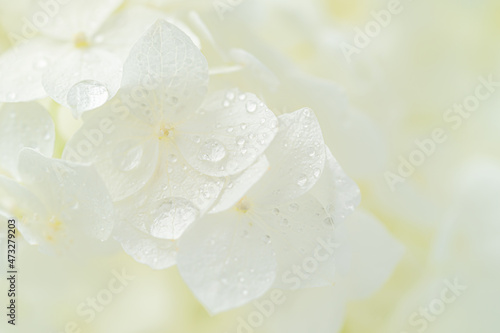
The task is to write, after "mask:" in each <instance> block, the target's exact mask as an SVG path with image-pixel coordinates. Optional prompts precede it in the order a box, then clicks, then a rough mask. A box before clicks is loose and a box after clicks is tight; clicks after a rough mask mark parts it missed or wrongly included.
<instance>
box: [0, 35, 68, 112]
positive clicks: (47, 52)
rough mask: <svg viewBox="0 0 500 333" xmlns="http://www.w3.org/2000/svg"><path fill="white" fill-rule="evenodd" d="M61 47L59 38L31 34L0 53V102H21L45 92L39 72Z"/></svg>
mask: <svg viewBox="0 0 500 333" xmlns="http://www.w3.org/2000/svg"><path fill="white" fill-rule="evenodd" d="M63 51H64V46H63V45H62V44H60V43H59V42H54V41H51V40H49V39H47V38H42V37H40V38H35V39H31V40H29V41H27V42H25V43H22V44H19V45H17V46H16V47H15V48H12V49H10V50H8V51H7V52H5V53H3V54H2V55H0V73H2V75H0V102H23V101H32V100H35V99H39V98H43V97H46V96H47V93H46V92H45V90H44V88H43V86H42V75H43V72H44V71H45V70H46V69H47V67H48V66H49V65H50V64H51V63H52V62H53V61H54V60H55V59H56V58H57V57H59V55H60V54H61V53H62V52H63Z"/></svg>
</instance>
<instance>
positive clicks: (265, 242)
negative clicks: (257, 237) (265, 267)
mask: <svg viewBox="0 0 500 333" xmlns="http://www.w3.org/2000/svg"><path fill="white" fill-rule="evenodd" d="M262 241H263V242H264V244H270V243H271V236H269V235H265V236H264V237H262Z"/></svg>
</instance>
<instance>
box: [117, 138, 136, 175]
mask: <svg viewBox="0 0 500 333" xmlns="http://www.w3.org/2000/svg"><path fill="white" fill-rule="evenodd" d="M142 155H143V149H142V147H141V146H136V145H135V144H134V142H123V143H121V144H119V145H118V146H117V147H116V148H115V150H114V151H113V162H114V163H115V165H116V166H117V167H118V168H119V169H120V170H122V171H131V170H133V169H135V168H137V166H138V165H139V164H140V163H141V160H142Z"/></svg>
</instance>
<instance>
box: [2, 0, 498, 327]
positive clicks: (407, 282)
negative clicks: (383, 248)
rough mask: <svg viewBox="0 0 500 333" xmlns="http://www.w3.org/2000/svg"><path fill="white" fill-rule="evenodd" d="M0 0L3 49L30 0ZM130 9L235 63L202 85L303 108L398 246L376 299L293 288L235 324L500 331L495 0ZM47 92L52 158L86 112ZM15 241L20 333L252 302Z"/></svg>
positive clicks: (261, 0)
mask: <svg viewBox="0 0 500 333" xmlns="http://www.w3.org/2000/svg"><path fill="white" fill-rule="evenodd" d="M40 2H43V1H40ZM0 4H1V9H0V23H1V26H2V29H3V32H2V33H1V34H0V50H2V51H4V50H6V49H8V48H9V47H10V41H9V38H8V36H9V32H12V31H16V29H21V27H22V18H23V17H26V15H29V11H32V10H33V8H35V6H37V2H35V1H28V0H21V1H16V2H12V1H7V0H2V1H0ZM134 5H140V6H147V7H149V8H152V9H155V10H159V11H162V12H164V13H166V14H167V15H170V16H172V17H175V18H176V19H178V20H180V21H182V22H183V23H185V24H186V25H187V26H188V27H189V29H191V30H192V31H193V33H194V34H195V35H197V36H198V37H199V39H200V41H201V47H202V51H203V53H204V54H205V56H206V57H207V59H208V62H209V64H210V66H211V68H213V69H217V68H219V69H220V68H226V67H231V66H232V67H234V66H236V67H238V66H239V67H240V70H238V71H234V72H231V71H230V72H228V73H226V74H216V72H217V71H214V73H215V74H214V75H212V76H211V89H217V88H221V87H227V86H235V85H237V86H239V87H240V89H242V90H248V91H252V92H255V93H257V94H258V95H259V96H260V97H261V98H263V99H264V100H265V101H266V103H267V104H268V105H269V106H270V107H271V108H272V109H273V110H274V111H275V112H276V113H283V112H289V111H293V110H295V109H298V108H300V107H304V106H309V107H311V108H312V109H313V110H314V111H315V112H316V113H317V114H318V117H319V119H320V122H321V125H322V128H323V132H324V136H325V139H326V140H327V143H328V145H329V147H330V148H331V150H332V152H333V154H334V155H335V157H336V158H337V160H338V161H339V163H340V164H341V165H342V166H343V168H344V170H345V171H346V172H347V174H348V175H350V176H351V177H352V178H353V179H354V180H355V181H356V182H357V184H358V185H359V186H360V188H361V194H362V203H361V209H362V210H363V214H367V215H369V216H370V218H373V219H376V220H378V221H380V223H381V224H382V225H383V226H384V228H385V229H386V231H387V232H388V233H389V234H390V235H391V236H392V237H393V238H395V239H396V240H398V241H399V242H400V243H401V244H402V245H403V246H404V248H405V253H404V256H403V257H402V259H401V261H400V262H399V263H398V264H397V266H396V267H395V269H394V271H393V272H391V274H390V277H389V278H388V279H387V280H386V281H385V282H384V283H383V284H382V285H381V287H380V289H379V290H377V291H376V292H375V293H372V294H371V295H370V296H369V297H367V298H364V299H360V300H350V301H349V302H347V305H346V306H344V305H345V304H344V303H342V304H340V303H339V302H338V299H339V298H342V297H343V296H341V295H340V294H342V291H339V290H333V289H332V290H330V289H324V288H322V289H316V290H305V291H300V292H297V293H296V295H294V298H293V301H291V302H289V303H287V304H285V305H284V306H283V307H282V308H280V309H279V311H278V312H277V313H276V314H275V315H274V316H273V317H272V318H270V320H269V321H268V322H266V324H265V325H264V326H262V327H260V328H258V329H257V328H256V329H253V328H252V330H251V331H250V330H247V331H245V329H240V331H241V332H245V333H247V332H252V331H255V332H266V333H267V332H270V333H278V332H304V333H305V332H308V333H309V332H311V333H316V332H318V333H323V332H325V333H327V332H328V333H334V332H342V333H379V332H380V333H404V332H406V333H412V332H419V333H422V332H432V333H452V332H453V333H470V332H472V331H477V332H482V333H497V332H500V286H499V281H500V112H499V109H500V62H499V60H500V54H499V52H500V42H499V39H498V37H499V36H500V2H499V1H496V0H474V1H473V0H455V1H452V0H439V1H430V0H418V1H417V0H413V1H411V0H401V1H397V0H386V1H382V0H309V1H300V0H294V1H292V0H286V1H285V0H240V1H237V0H220V1H211V0H199V1H197V0H183V1H180V0H179V1H174V0H172V1H168V0H163V1H161V0H151V1H145V0H144V1H140V0H135V1H132V0H131V1H126V2H124V3H123V5H122V7H121V8H124V7H126V6H134ZM0 75H1V73H0ZM41 102H42V103H44V104H46V105H47V106H48V107H49V108H50V111H51V114H52V115H53V117H54V119H55V121H56V123H57V127H58V142H57V149H58V154H60V152H61V151H62V148H63V147H64V143H65V141H66V140H67V139H68V138H69V137H70V136H71V135H72V133H74V131H75V130H76V129H77V128H78V126H79V125H80V121H78V120H74V119H73V118H72V116H71V112H69V111H68V110H64V109H62V108H61V107H59V106H57V105H54V103H51V102H48V101H41ZM20 245H21V253H20V256H19V261H20V262H22V265H23V266H22V267H23V270H22V275H20V281H19V283H20V285H21V286H22V288H21V291H22V293H21V295H20V297H21V298H22V302H21V311H22V312H21V315H20V317H19V320H20V321H21V322H23V325H24V326H22V327H18V328H16V329H17V331H19V332H58V333H60V332H80V331H81V332H99V333H101V332H120V333H136V332H137V333H164V332H190V333H196V332H200V333H201V332H210V333H211V332H214V333H215V332H236V329H237V325H238V317H239V316H244V315H245V314H246V313H248V311H249V309H248V308H245V307H244V308H241V309H235V310H233V311H230V312H228V313H224V314H221V315H218V316H215V317H210V316H209V315H208V314H207V312H206V311H205V310H204V309H203V307H202V306H201V305H200V304H199V303H198V301H197V300H196V299H195V298H194V297H193V295H192V294H191V292H190V291H189V289H188V288H187V287H186V285H185V284H184V282H183V281H182V279H181V278H180V277H179V275H178V273H177V271H176V269H175V268H172V269H168V270H165V271H153V270H151V269H149V267H147V266H143V265H140V264H138V263H136V262H134V261H133V259H131V258H129V257H128V256H126V255H125V254H123V253H120V252H116V253H115V252H112V253H111V254H110V255H109V256H105V257H99V258H92V259H89V260H86V261H74V260H71V259H61V258H50V257H46V256H44V255H42V254H40V253H38V252H37V250H36V248H31V247H29V246H28V245H24V246H23V244H20ZM124 269H125V270H126V271H127V272H128V274H129V275H130V276H133V277H134V279H133V280H130V281H128V282H126V284H127V285H126V286H125V288H124V289H123V291H122V292H120V293H118V294H115V295H114V296H113V300H112V302H111V301H110V303H109V304H108V305H106V306H105V307H103V308H102V309H101V311H96V313H95V318H92V320H89V321H88V322H86V321H82V318H81V317H79V316H78V315H77V313H76V311H77V309H78V307H79V306H80V305H81V304H82V302H86V300H87V297H95V296H96V295H97V294H98V293H99V292H100V290H102V288H106V285H107V283H108V281H109V280H110V279H111V278H113V276H114V275H113V274H116V272H121V271H122V270H124ZM5 286H6V282H5V281H3V282H2V283H0V287H1V288H2V290H4V289H5V288H4V287H5ZM23 317H24V318H23ZM28 318H29V320H28ZM2 324H3V323H2ZM8 329H9V330H8V332H11V331H12V332H16V329H11V328H8ZM6 330H7V328H6ZM79 330H80V331H79ZM2 332H3V330H2Z"/></svg>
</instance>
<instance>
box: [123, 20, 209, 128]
mask: <svg viewBox="0 0 500 333" xmlns="http://www.w3.org/2000/svg"><path fill="white" fill-rule="evenodd" d="M207 84H208V65H207V61H206V60H205V58H204V56H203V54H202V53H201V52H200V50H199V49H198V47H196V45H194V44H193V42H192V41H191V39H190V38H189V36H187V35H186V34H185V33H184V32H182V31H181V30H180V29H179V28H177V27H175V26H174V25H172V24H170V23H168V22H166V21H164V20H158V21H157V22H156V23H155V24H154V25H153V26H152V27H151V28H149V29H148V31H147V32H146V33H145V34H144V35H143V36H142V37H141V38H140V39H139V41H138V42H137V43H136V44H135V45H134V47H133V48H132V50H131V52H130V56H129V57H128V59H127V61H126V62H125V65H124V68H123V79H122V89H123V91H124V92H123V94H128V95H132V94H134V93H137V91H142V92H143V96H144V97H143V98H144V99H148V100H156V101H157V103H158V108H157V109H156V110H155V111H156V112H161V113H164V115H165V117H166V119H167V121H168V122H177V121H178V120H181V119H184V118H186V117H187V116H188V115H189V114H191V113H192V112H193V111H194V110H196V108H197V107H198V106H199V105H200V104H201V102H202V100H203V97H204V96H205V94H206V91H207Z"/></svg>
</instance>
